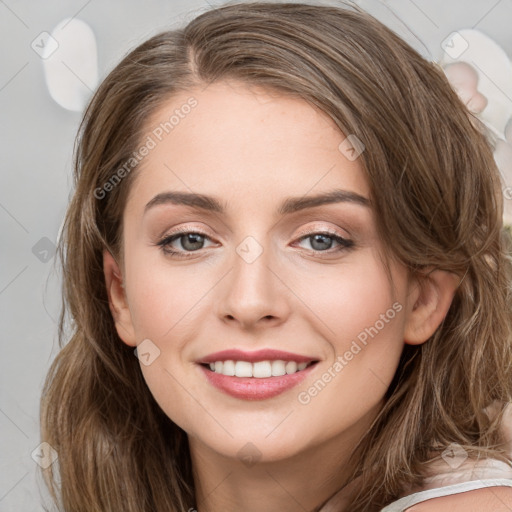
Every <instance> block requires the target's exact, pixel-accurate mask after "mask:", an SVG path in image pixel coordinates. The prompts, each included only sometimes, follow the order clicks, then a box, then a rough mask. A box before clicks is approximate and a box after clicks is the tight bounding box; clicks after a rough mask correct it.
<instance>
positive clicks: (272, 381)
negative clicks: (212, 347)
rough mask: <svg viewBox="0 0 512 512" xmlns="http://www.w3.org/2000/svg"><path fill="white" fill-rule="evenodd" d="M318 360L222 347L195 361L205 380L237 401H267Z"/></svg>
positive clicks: (313, 367) (300, 379) (308, 371)
mask: <svg viewBox="0 0 512 512" xmlns="http://www.w3.org/2000/svg"><path fill="white" fill-rule="evenodd" d="M319 362H320V360H319V359H314V358H311V357H308V356H304V355H299V354H292V353H290V352H283V351H277V350H267V349H265V350H260V351H258V352H244V351H241V350H225V351H222V352H216V353H215V354H211V355H209V356H207V357H205V358H203V359H202V360H199V361H196V363H197V366H198V368H199V369H200V370H201V373H202V374H203V376H204V377H205V381H206V382H207V383H208V384H209V385H211V386H213V388H215V389H217V390H218V391H221V392H223V393H225V394H227V395H229V396H231V397H234V398H237V399H239V400H266V399H269V398H272V397H274V396H277V395H280V394H282V393H284V392H285V391H288V390H291V389H292V388H294V387H295V386H297V385H298V384H300V383H301V382H303V381H304V380H305V379H306V378H307V377H308V375H309V374H311V373H312V372H314V371H315V370H316V368H317V366H318V363H319Z"/></svg>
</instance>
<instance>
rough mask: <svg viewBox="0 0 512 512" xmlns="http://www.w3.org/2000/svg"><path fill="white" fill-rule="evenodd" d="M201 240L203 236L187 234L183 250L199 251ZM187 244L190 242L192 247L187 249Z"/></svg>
mask: <svg viewBox="0 0 512 512" xmlns="http://www.w3.org/2000/svg"><path fill="white" fill-rule="evenodd" d="M202 238H203V235H200V234H199V233H189V234H188V235H185V237H184V239H185V240H184V243H183V248H184V249H190V250H195V249H200V248H201V247H200V245H201V243H202V242H203V240H202ZM189 242H191V244H192V247H190V246H189V247H187V245H188V244H189ZM194 244H199V247H196V246H194Z"/></svg>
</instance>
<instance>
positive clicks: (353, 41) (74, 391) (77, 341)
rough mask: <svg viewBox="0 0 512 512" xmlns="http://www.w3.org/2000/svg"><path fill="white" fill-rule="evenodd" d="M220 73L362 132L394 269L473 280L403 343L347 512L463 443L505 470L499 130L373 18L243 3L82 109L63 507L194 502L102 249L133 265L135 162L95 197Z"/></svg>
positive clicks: (106, 86)
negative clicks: (438, 320) (113, 302)
mask: <svg viewBox="0 0 512 512" xmlns="http://www.w3.org/2000/svg"><path fill="white" fill-rule="evenodd" d="M223 79H235V80H238V81H241V82H243V83H247V84H251V85H258V86H261V87H263V88H266V89H269V90H270V89H272V90H274V91H278V92H280V93H281V94H284V95H289V96H293V97H296V98H300V99H303V100H305V101H307V102H309V103H310V104H311V105H313V106H315V107H318V108H320V109H321V110H322V111H323V112H325V113H326V114H327V115H329V116H330V117H331V118H332V120H333V121H334V122H335V123H336V125H337V126H338V127H339V129H340V130H341V132H343V133H344V134H346V135H348V134H354V135H356V136H357V138H358V139H360V140H361V141H362V142H363V143H364V145H365V148H366V149H365V151H364V152H363V153H362V154H361V156H360V157H359V158H360V159H361V162H362V166H363V168H364V172H365V175H366V177H367V180H368V183H369V185H370V190H371V197H370V198H371V201H372V203H373V205H374V208H375V219H376V222H377V229H378V232H379V235H380V237H381V239H382V241H383V244H384V247H385V249H386V251H387V254H388V256H389V257H392V258H394V259H396V260H397V261H399V262H400V263H401V264H403V265H405V266H406V267H407V268H408V269H409V270H410V272H411V273H424V272H426V271H427V270H430V269H433V268H436V269H444V270H448V271H450V272H454V273H457V274H458V275H459V276H462V280H461V283H460V285H459V287H458V288H457V291H456V293H455V296H454V299H453V302H452V305H451V307H450V309H449V311H448V313H447V315H446V317H445V319H444V321H443V323H442V324H441V325H440V326H439V328H438V329H437V330H436V332H435V333H434V335H433V336H432V337H431V338H430V339H429V340H428V341H427V342H426V343H424V344H421V345H415V346H411V345H407V344H405V345H404V349H403V353H402V356H401V360H400V362H399V366H398V369H397V371H396V375H395V377H394V379H393V381H392V383H391V385H390V387H389V389H388V390H387V393H386V397H385V398H386V400H385V405H384V407H383V409H382V410H381V411H380V414H379V415H378V417H377V419H376V421H375V422H374V423H373V425H372V428H371V429H370V430H369V431H368V432H367V433H366V434H365V435H364V436H363V437H362V438H361V441H360V443H359V445H358V449H357V452H356V451H354V453H353V457H354V458H355V459H354V460H356V461H357V464H356V465H355V470H354V474H353V477H354V478H355V477H356V476H360V477H361V484H360V485H359V487H358V489H357V492H356V494H355V495H354V496H353V503H352V504H351V505H350V506H349V507H348V510H350V511H351V512H362V511H366V512H368V511H370V512H371V511H373V510H379V509H380V507H383V506H385V505H386V504H388V503H390V502H391V501H393V500H394V499H396V498H397V497H399V496H400V495H401V494H403V492H404V490H405V489H408V488H409V487H410V486H411V485H413V484H416V483H418V482H421V477H422V469H423V468H424V463H425V462H426V461H428V460H429V459H431V458H432V456H433V455H434V454H439V452H440V451H442V450H443V449H444V448H445V447H446V446H448V445H449V444H450V443H452V442H454V443H459V444H460V445H461V446H462V447H463V448H464V449H465V450H466V451H467V452H468V454H469V455H470V456H472V457H477V456H480V455H484V456H492V457H495V458H500V459H501V460H508V459H506V457H505V456H504V455H503V454H504V451H503V449H502V448H501V443H503V439H502V437H501V436H500V433H499V430H498V427H499V421H500V419H501V413H500V414H499V415H498V416H497V417H496V418H495V419H494V420H492V419H490V418H489V417H488V416H487V415H486V414H485V412H484V411H483V409H484V407H487V406H489V405H490V404H491V403H492V402H494V401H495V400H497V401H498V402H499V403H503V402H509V401H511V399H512V398H511V394H512V376H511V375H512V373H511V371H510V370H511V367H512V355H511V340H512V333H511V331H512V299H511V293H510V286H511V277H512V270H511V268H512V267H511V261H510V256H509V250H510V247H509V245H508V242H507V240H508V239H506V238H505V234H504V233H505V231H504V229H503V221H502V212H503V204H502V201H503V199H502V194H501V180H500V176H499V173H498V170H497V168H496V166H495V163H494V160H493V156H492V151H491V148H490V146H489V144H488V142H487V141H486V139H485V137H484V136H483V135H482V133H481V132H480V131H479V129H478V128H477V127H476V125H475V123H474V122H473V121H472V119H471V116H470V114H469V113H468V111H467V110H466V108H465V107H464V105H463V104H462V103H461V101H460V100H459V99H458V97H457V95H456V93H455V92H454V91H453V90H452V88H451V87H450V85H449V83H448V81H447V79H446V77H445V75H444V74H443V72H442V70H441V69H440V68H439V67H438V66H437V65H436V64H434V63H431V62H428V61H426V60H425V59H424V58H422V57H421V56H420V55H419V54H418V53H417V52H416V51H414V50H413V49H412V48H411V47H410V46H409V45H407V44H406V43H405V42H404V41H403V40H402V39H401V38H400V37H398V36H397V35H396V34H394V33H393V32H392V31H391V30H389V29H388V28H386V27H385V26H384V25H383V24H381V23H380V22H379V21H377V20H376V19H374V18H373V17H371V16H370V15H369V14H367V13H365V12H362V11H360V10H359V9H357V8H353V9H351V8H341V7H332V6H327V5H318V2H317V5H310V4H304V3H302V4H301V3H273V2H268V3H267V2H257V3H229V4H226V5H224V6H222V7H220V8H216V9H211V10H209V11H207V12H205V13H202V14H201V15H199V16H198V17H196V18H195V19H193V20H192V21H191V22H190V23H189V24H188V25H187V26H186V27H184V28H182V29H177V30H172V31H167V32H163V33H161V34H158V35H156V36H154V37H152V38H151V39H149V40H148V41H146V42H144V43H143V44H141V45H140V46H138V47H137V48H135V49H134V50H133V51H131V52H130V53H129V54H128V55H127V56H126V57H125V58H124V59H123V60H122V61H121V62H120V63H119V64H118V65H117V66H116V67H115V68H114V69H113V70H112V71H111V73H110V74H109V75H108V76H107V78H106V79H105V80H104V81H103V82H102V84H101V85H100V87H99V88H98V90H97V91H96V93H95V94H94V96H93V98H92V100H91V101H90V104H89V105H88V107H87V109H86V111H85V113H84V117H83V120H82V123H81V126H80V130H79V133H78V135H77V144H76V146H75V169H74V195H73V197H72V200H71V202H70V205H69V208H68V210H67V213H66V216H65V222H64V225H63V230H62V234H61V237H60V240H59V244H58V248H59V255H60V261H61V262H62V268H63V300H64V304H63V308H62V312H61V316H60V322H59V344H60V348H61V350H60V352H59V354H58V355H57V357H56V358H55V360H54V362H53V364H52V366H51V369H50V371H49V373H48V376H47V379H46V382H45V387H44V391H43V395H42V399H41V427H42V428H41V430H42V438H43V440H44V441H47V442H48V443H50V444H51V445H52V447H53V448H54V449H55V450H56V451H57V453H58V461H57V462H56V463H55V464H54V465H53V466H50V468H48V469H47V470H45V472H44V473H45V477H46V483H47V485H48V487H49V489H50V491H51V495H52V497H53V499H54V501H55V503H59V504H60V506H61V507H62V509H63V510H66V511H73V512H81V511H83V512H90V511H92V510H94V511H113V512H119V511H120V510H123V511H125V512H143V511H145V512H149V511H152V512H156V511H158V512H172V511H185V510H188V509H189V508H190V507H193V506H195V497H194V482H193V477H192V467H191V461H190V454H189V449H188V440H187V436H186V433H185V432H184V431H183V430H182V429H181V428H180V427H178V426H177V425H175V424H174V423H173V422H172V421H171V420H170V419H169V418H168V417H167V416H166V415H165V414H164V412H163V411H162V410H161V409H160V407H159V406H158V405H157V403H156V402H155V400H154V398H153V396H152V394H151V392H150V390H149V389H148V387H147V385H146V383H145V381H144V379H143V377H142V374H141V370H140V363H139V361H138V359H137V358H136V357H134V354H133V349H131V348H129V347H127V346H126V345H125V344H124V343H123V342H122V341H121V340H120V338H119V336H118V334H117V332H116V329H115V325H114V322H113V318H112V315H111V312H110V309H109V301H108V297H107V292H106V286H105V278H104V274H103V259H102V252H103V250H104V249H105V248H107V249H109V250H110V251H111V252H112V254H113V255H114V257H115V258H116V259H117V260H118V261H121V260H122V227H123V226H122V222H121V221H122V214H123V210H124V207H125V203H126V198H127V194H128V192H129V190H130V186H131V184H132V182H133V179H134V177H135V176H136V175H137V169H135V170H133V171H132V172H130V173H127V174H126V176H124V177H123V179H122V180H121V181H120V182H119V183H118V184H117V185H116V186H115V187H113V188H112V190H111V191H109V192H108V194H106V195H105V197H103V198H101V199H98V197H96V196H97V194H96V195H95V194H94V191H95V190H97V189H98V188H99V187H102V186H104V184H105V183H106V182H108V181H109V180H110V179H111V177H112V176H113V175H114V173H115V172H116V171H117V170H118V169H119V168H120V167H121V166H123V165H124V164H125V162H126V161H128V160H129V158H130V157H131V156H132V154H133V152H134V151H135V150H136V149H137V148H138V147H139V146H140V144H141V141H142V140H143V139H144V137H145V136H146V135H147V132H146V130H147V122H148V119H149V118H150V116H151V115H152V114H153V113H154V112H155V111H156V110H157V109H158V108H159V107H160V106H161V105H163V103H165V102H168V101H169V99H170V98H171V97H172V96H173V95H175V94H176V93H178V92H182V91H187V90H191V89H192V88H194V87H198V86H199V87H205V86H206V85H208V84H210V83H213V82H215V81H218V80H223ZM198 108H200V104H199V107H198ZM68 317H69V318H70V319H71V330H72V332H71V333H70V335H69V336H68V335H66V333H65V331H66V327H65V324H66V318H68ZM57 469H58V475H57V474H56V471H55V470H57ZM57 476H59V477H60V478H59V481H57V480H58V479H57Z"/></svg>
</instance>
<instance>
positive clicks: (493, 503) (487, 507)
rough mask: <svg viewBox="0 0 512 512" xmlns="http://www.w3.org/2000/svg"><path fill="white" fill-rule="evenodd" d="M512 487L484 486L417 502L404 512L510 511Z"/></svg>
mask: <svg viewBox="0 0 512 512" xmlns="http://www.w3.org/2000/svg"><path fill="white" fill-rule="evenodd" d="M511 510H512V487H486V488H483V489H474V490H472V491H466V492H462V493H459V494H452V495H450V496H442V497H439V498H432V499H430V500H427V501H424V502H423V503H418V504H417V505H414V506H413V507H410V508H408V509H407V511H406V512H459V511H460V512H486V511H489V512H491V511H492V512H510V511H511Z"/></svg>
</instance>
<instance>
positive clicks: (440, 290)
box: [404, 270, 460, 345]
mask: <svg viewBox="0 0 512 512" xmlns="http://www.w3.org/2000/svg"><path fill="white" fill-rule="evenodd" d="M411 279H412V286H411V289H412V291H411V293H410V296H409V300H408V306H407V318H406V324H405V331H404V342H405V343H407V344H409V345H420V344H421V343H424V342H425V341H427V340H428V339H429V338H430V336H432V335H433V334H434V332H435V331H436V329H437V328H438V327H439V325H441V322H442V321H443V320H444V318H445V316H446V314H447V313H448V309H449V308H450V305H451V303H452V300H453V296H454V295H455V291H456V289H457V287H458V286H459V284H460V277H459V276H458V275H457V274H454V273H452V272H448V271H445V270H433V271H431V272H430V273H428V274H426V275H417V276H415V277H413V278H411Z"/></svg>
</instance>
